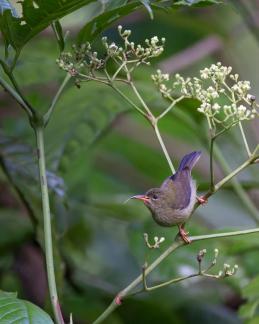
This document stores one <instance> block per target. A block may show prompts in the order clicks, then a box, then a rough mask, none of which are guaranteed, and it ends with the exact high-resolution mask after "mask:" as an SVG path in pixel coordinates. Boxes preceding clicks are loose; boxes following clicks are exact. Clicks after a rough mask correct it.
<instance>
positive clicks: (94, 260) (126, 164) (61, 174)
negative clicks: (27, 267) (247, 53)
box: [0, 0, 258, 324]
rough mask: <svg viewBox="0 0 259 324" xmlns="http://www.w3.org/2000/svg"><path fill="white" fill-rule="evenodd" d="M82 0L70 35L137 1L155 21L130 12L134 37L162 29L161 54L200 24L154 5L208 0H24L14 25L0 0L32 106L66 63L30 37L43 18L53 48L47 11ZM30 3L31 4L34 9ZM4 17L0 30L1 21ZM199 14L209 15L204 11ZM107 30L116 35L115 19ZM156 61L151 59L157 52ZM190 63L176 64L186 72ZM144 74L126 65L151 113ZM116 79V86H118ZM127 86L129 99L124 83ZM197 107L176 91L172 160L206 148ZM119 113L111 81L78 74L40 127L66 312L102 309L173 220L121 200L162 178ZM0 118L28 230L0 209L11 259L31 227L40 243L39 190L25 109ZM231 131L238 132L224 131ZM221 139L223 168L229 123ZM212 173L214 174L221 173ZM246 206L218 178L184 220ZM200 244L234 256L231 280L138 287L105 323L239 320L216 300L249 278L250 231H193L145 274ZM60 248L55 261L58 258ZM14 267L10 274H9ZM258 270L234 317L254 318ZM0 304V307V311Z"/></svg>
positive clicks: (55, 13) (176, 263) (252, 260)
mask: <svg viewBox="0 0 259 324" xmlns="http://www.w3.org/2000/svg"><path fill="white" fill-rule="evenodd" d="M90 2H91V3H90ZM87 3H89V6H87V7H86V10H87V13H88V16H87V18H86V20H85V21H84V25H83V26H82V27H81V26H80V27H79V28H81V29H80V30H78V26H77V27H76V28H77V31H76V35H74V34H73V33H72V36H70V38H73V40H71V42H75V41H74V39H75V40H76V41H77V42H78V43H80V42H83V41H93V40H94V39H95V38H96V37H99V36H101V33H102V32H103V31H104V30H106V29H107V28H108V27H109V26H110V25H111V24H112V23H114V22H115V21H116V20H117V19H121V18H123V17H124V16H126V15H128V14H129V13H132V12H134V11H136V9H140V8H142V7H143V5H144V6H145V7H146V9H147V10H148V12H149V15H150V16H152V15H153V14H154V16H155V18H156V20H155V22H152V23H150V21H147V20H144V21H140V22H137V21H134V19H133V24H134V28H136V30H137V35H136V41H142V40H144V39H145V38H146V37H147V34H148V33H152V35H151V36H153V35H159V37H163V36H166V37H167V43H168V53H165V54H164V55H165V56H170V55H172V54H174V53H176V52H180V51H181V50H182V49H184V48H186V47H188V46H192V45H194V44H195V42H196V41H199V40H200V39H202V38H203V37H205V36H207V35H209V32H210V29H209V28H207V25H206V23H205V22H204V21H201V18H200V17H198V16H197V17H196V16H195V15H192V18H191V19H190V16H188V15H189V13H188V14H185V13H184V12H181V11H179V10H178V11H176V12H175V13H172V12H170V13H171V14H172V16H171V15H170V16H163V15H162V14H161V16H160V14H159V15H156V11H155V10H156V9H161V8H162V9H171V8H178V7H179V6H180V5H181V6H182V5H184V6H190V5H193V6H202V5H208V4H213V3H218V2H217V1H202V0H200V1H187V0H186V1H133V2H132V1H131V2H128V1H63V2H62V3H61V2H55V3H54V2H53V1H34V4H33V2H32V1H26V0H25V1H24V2H23V6H24V10H25V11H24V12H25V13H26V17H25V20H24V21H25V22H26V23H25V24H22V25H20V22H21V20H22V19H21V18H17V17H15V15H16V14H15V11H14V9H13V8H12V7H10V4H9V2H7V1H5V0H0V8H1V13H2V14H1V15H0V28H1V31H2V34H3V40H4V42H5V45H6V48H9V51H10V54H11V49H10V45H11V46H12V47H13V48H14V49H15V50H16V51H17V53H18V54H19V52H20V51H21V50H22V49H23V48H24V46H25V45H26V44H27V45H26V47H25V48H24V49H23V55H21V57H20V60H19V61H18V63H19V64H17V66H16V70H15V76H16V77H17V80H18V83H19V85H20V86H21V88H22V92H23V93H25V94H26V97H27V98H29V101H30V103H31V104H32V105H33V106H35V107H37V111H39V112H42V111H46V109H47V108H48V105H49V102H50V101H51V97H52V96H53V94H54V90H53V89H54V88H55V91H56V88H57V86H58V85H57V84H56V80H58V82H57V83H60V80H61V79H62V78H63V77H64V73H63V72H62V73H59V72H60V71H58V69H57V67H56V65H55V62H54V60H55V58H56V57H57V55H58V54H57V52H56V48H57V47H56V44H55V43H54V42H53V39H52V38H50V37H49V35H48V36H46V37H47V38H46V39H43V38H42V39H40V38H39V39H32V38H33V37H34V36H36V35H37V34H38V33H39V32H40V31H42V30H43V29H45V28H46V27H47V26H49V25H50V24H52V23H53V24H54V26H53V28H54V29H55V33H56V36H57V38H58V46H59V51H62V50H63V49H64V46H65V42H66V40H65V39H64V36H63V31H62V26H63V28H64V30H65V29H69V27H67V26H66V24H63V21H62V22H61V23H60V22H58V21H57V19H59V18H61V17H64V16H65V15H67V14H68V13H70V12H73V11H74V10H75V9H77V8H80V7H81V6H83V5H85V4H87ZM35 4H36V6H39V8H36V7H35ZM47 6H48V7H47ZM49 8H50V9H49ZM3 9H4V10H3ZM9 9H10V10H11V11H10V10H9ZM45 9H47V10H48V12H50V11H51V14H46V13H44V10H45ZM88 9H89V10H88ZM90 9H92V11H91V10H90ZM188 9H189V8H188ZM83 10H84V8H83ZM83 10H82V12H83ZM168 11H169V10H168ZM192 13H193V12H192ZM84 14H85V12H84ZM44 15H45V16H44ZM146 16H147V15H146ZM73 19H74V18H73ZM131 19H132V18H131ZM224 22H225V20H224ZM7 23H8V24H9V25H8V26H10V27H11V28H10V29H7ZM209 23H211V25H212V26H213V22H209ZM131 24H132V21H131ZM220 24H222V23H221V22H220ZM152 26H153V27H152ZM154 26H155V27H154ZM29 27H31V29H30V30H29V29H28V28H29ZM217 27H218V25H217V24H216V26H215V27H212V29H213V28H214V29H213V32H214V33H215V34H216V33H217ZM107 33H108V34H109V35H110V36H114V30H113V29H110V30H109V31H107ZM148 36H150V35H149V34H148ZM171 40H172V41H171ZM134 41H135V39H134ZM165 56H164V57H165ZM213 60H214V58H213ZM8 62H9V61H8ZM156 62H157V63H158V64H159V59H158V60H157V61H156ZM209 63H211V59H210V58H207V57H206V58H205V59H202V62H199V63H198V64H197V65H199V64H201V65H202V66H203V65H208V64H209ZM112 68H113V67H112V66H111V69H112ZM197 68H199V67H197ZM188 69H189V68H187V70H186V71H185V74H187V72H188V74H191V73H193V71H191V72H190V71H189V70H188ZM195 73H196V72H195ZM149 76H150V69H149V68H148V67H147V68H146V67H145V68H142V69H139V70H138V71H137V73H136V85H137V87H138V89H140V91H141V94H142V95H143V97H144V98H145V99H146V102H147V103H148V104H149V105H150V106H151V107H152V109H154V112H155V113H156V114H159V113H161V112H162V111H163V109H164V107H165V106H166V105H167V102H166V101H162V100H161V99H160V98H159V96H158V94H157V93H156V92H155V90H154V87H153V86H152V85H151V84H150V82H149V81H148V80H149ZM122 89H123V90H125V88H124V87H122ZM128 95H129V97H130V98H132V99H134V96H133V95H132V94H128ZM6 97H7V96H4V97H0V101H1V106H3V107H7V108H6V109H3V110H4V111H5V110H6V111H8V110H9V109H10V111H12V110H11V107H12V106H13V103H12V102H11V103H10V102H9V101H8V99H6ZM2 98H3V100H2ZM194 107H195V109H194ZM196 107H198V102H197V101H194V100H191V99H190V100H185V101H183V102H181V103H180V104H179V105H177V106H176V107H175V109H174V111H172V112H171V113H170V114H169V115H168V118H167V119H166V120H163V121H161V131H162V133H163V136H165V138H166V143H167V146H168V148H169V150H170V155H171V156H172V157H173V159H174V163H175V164H176V165H177V161H178V160H179V159H180V158H181V155H182V154H183V153H185V152H187V151H188V150H190V149H196V148H200V147H201V146H202V147H203V151H204V154H203V156H205V155H206V153H205V151H206V148H207V141H206V139H207V137H206V136H207V135H206V124H205V122H204V120H203V119H202V116H201V114H199V113H198V112H197V110H196ZM15 108H16V107H15ZM15 111H16V110H15ZM128 112H129V106H128V105H127V104H125V103H124V102H123V101H122V100H121V98H120V97H119V96H116V95H114V93H113V92H112V90H111V89H108V88H105V87H103V86H100V85H98V84H95V83H90V82H89V83H86V84H84V85H82V89H77V88H75V87H73V86H72V82H71V83H69V84H68V86H67V88H66V89H65V91H64V94H62V96H61V98H60V100H59V101H58V104H57V106H56V110H55V111H54V114H53V116H52V118H51V121H50V123H49V124H48V127H47V128H46V130H45V141H46V157H47V167H48V185H49V188H50V196H51V212H52V220H53V224H54V225H55V230H53V233H54V237H55V241H56V243H55V244H54V245H55V263H56V264H57V269H58V271H57V272H58V276H59V279H60V280H59V281H58V282H59V285H58V290H59V291H61V290H63V296H62V304H63V308H64V310H65V311H66V313H67V314H69V312H70V311H71V312H73V317H74V318H75V321H76V320H81V321H82V322H85V321H88V322H89V321H93V320H94V319H95V318H96V317H97V316H98V315H99V314H100V313H101V312H102V311H103V310H104V309H105V307H106V306H107V302H109V300H110V299H111V298H112V297H113V296H114V295H115V294H116V293H117V292H118V291H119V290H120V289H122V287H124V286H126V285H127V284H128V283H129V278H134V277H135V276H136V275H138V274H139V273H140V271H141V267H142V265H143V262H144V260H146V261H148V262H151V261H152V260H154V259H155V258H156V257H158V256H159V255H160V254H161V252H162V251H163V250H164V249H165V248H166V246H167V245H169V244H170V243H171V241H172V239H173V237H174V236H175V234H176V230H175V229H162V228H158V227H157V226H156V225H155V224H153V222H152V220H151V218H150V215H149V213H148V212H147V211H146V210H145V209H144V207H143V206H140V205H139V204H137V203H135V202H134V203H133V202H131V203H128V204H126V205H125V204H122V203H123V201H124V200H125V199H126V198H128V197H129V196H130V195H131V194H133V193H141V192H144V191H145V190H146V189H147V188H149V187H151V186H154V185H157V184H159V183H161V179H163V178H165V177H166V176H168V175H169V172H170V171H169V169H168V166H167V164H166V162H165V161H164V160H163V159H162V157H161V151H160V148H159V147H158V145H157V143H156V140H155V138H154V136H153V133H152V132H151V131H150V129H149V127H148V126H147V123H146V120H144V119H143V120H142V119H140V118H138V117H135V115H134V114H131V115H130V114H128ZM3 120H4V122H3V128H4V133H1V134H0V135H1V144H0V158H1V162H2V165H1V166H2V170H3V174H1V181H3V182H4V184H5V185H7V186H8V188H9V189H10V188H14V189H15V191H16V192H17V193H18V196H19V198H20V199H21V201H22V204H23V206H25V207H26V208H27V209H28V212H29V213H30V210H31V212H32V214H33V217H35V218H36V223H37V226H36V230H35V231H37V235H35V232H34V229H33V228H32V226H31V223H30V221H29V220H28V219H27V218H26V219H24V218H22V217H21V216H20V214H21V211H20V210H19V208H17V207H16V206H4V208H1V209H0V225H1V239H0V249H1V251H3V252H4V253H5V256H4V258H9V259H8V260H12V257H15V252H16V251H15V250H14V248H16V247H17V246H18V245H20V244H23V243H24V242H30V241H31V238H32V236H33V238H35V237H36V238H37V240H38V241H40V242H42V231H41V229H42V225H41V223H42V219H41V196H40V192H39V187H38V180H39V179H38V172H37V167H36V163H35V162H36V151H35V150H34V145H35V144H34V137H33V136H32V134H31V133H30V132H29V131H28V123H27V120H25V119H24V118H23V117H22V116H20V115H15V116H12V117H5V116H4V117H3ZM4 134H5V135H4ZM8 134H9V135H10V134H11V135H12V136H11V137H10V136H9V135H8ZM235 138H237V139H236V140H235V142H234V141H233V139H235ZM221 145H222V147H223V151H224V153H225V156H226V157H227V159H228V160H229V162H230V163H232V165H233V167H234V166H236V164H237V163H238V162H239V161H242V159H243V156H242V155H241V154H240V151H241V150H240V141H239V139H238V137H236V133H235V132H232V133H230V134H229V137H228V141H227V143H226V142H222V143H221ZM230 146H231V148H230ZM179 148H180V149H179ZM178 149H179V151H178ZM233 157H234V158H233ZM205 160H206V157H205V158H204V161H203V162H204V164H203V167H200V168H199V169H197V170H195V178H196V179H197V180H198V183H200V181H203V182H205V183H206V184H207V186H208V176H207V173H206V172H207V170H206V166H207V164H205ZM237 160H238V161H237ZM206 162H207V160H206ZM204 165H205V167H204ZM255 173H256V171H255ZM218 177H219V178H220V177H222V174H221V173H220V172H219V175H218ZM255 177H256V174H255ZM243 179H244V180H247V181H248V182H249V180H251V179H252V180H254V178H253V175H252V173H250V171H247V172H245V173H244V178H241V180H243ZM254 182H256V181H255V180H254ZM252 187H253V186H252ZM205 189H207V187H206V188H205ZM233 206H235V208H233ZM28 207H29V208H28ZM22 212H23V213H24V211H22ZM225 215H227V216H228V217H225ZM246 215H247V211H246V210H245V207H244V206H242V204H241V203H240V201H239V200H238V198H236V197H235V195H234V194H233V192H232V188H229V187H228V188H227V189H226V190H225V191H223V193H222V194H217V195H216V196H215V198H213V200H212V201H211V202H210V204H208V206H206V207H204V208H203V209H201V210H200V211H199V212H197V214H196V215H195V217H193V219H192V221H191V223H190V225H189V228H190V232H191V234H198V235H200V234H203V233H204V232H205V231H207V228H209V229H213V228H214V227H216V228H223V227H226V226H230V225H231V226H232V225H234V226H241V225H242V226H244V227H245V226H252V225H254V224H253V223H251V221H250V220H249V218H248V216H246ZM32 222H34V220H33V218H32ZM240 224H241V225H240ZM143 232H148V233H149V235H150V236H151V237H152V235H153V236H155V235H159V236H165V238H166V241H165V243H163V245H162V246H161V249H159V251H158V250H155V251H148V250H147V248H146V247H145V245H144V240H143V238H142V233H143ZM57 242H58V244H57ZM233 242H234V244H233ZM205 247H206V248H207V249H208V250H213V249H214V248H219V249H220V251H222V255H223V256H222V259H221V260H222V262H223V259H224V260H225V258H226V257H229V258H230V262H231V264H232V262H233V264H234V263H235V262H238V264H239V266H240V268H241V271H240V273H238V277H237V279H235V278H231V279H230V280H226V281H224V282H221V283H217V284H216V283H212V282H211V281H210V282H208V281H197V282H196V281H195V280H194V281H192V280H190V281H188V282H186V283H184V285H181V284H179V285H177V286H175V287H169V288H168V289H163V290H161V291H159V292H158V293H157V292H155V293H154V294H150V295H145V296H144V295H143V296H141V297H140V298H135V297H132V298H130V299H129V300H125V302H124V303H123V307H122V308H121V310H119V312H116V313H115V314H113V316H112V317H111V318H110V319H109V320H110V321H109V322H111V323H131V322H133V321H136V315H135V314H136V313H137V314H138V315H137V316H138V318H137V320H138V321H141V322H142V323H145V322H148V323H152V321H153V322H154V320H157V321H160V322H161V320H162V321H164V322H168V323H170V321H173V322H174V323H184V322H187V321H190V322H199V323H208V322H209V321H210V322H211V323H214V322H215V323H217V322H219V321H224V323H238V322H239V319H238V318H237V316H236V314H235V313H234V311H233V310H230V309H229V308H227V306H226V303H227V301H226V298H227V296H228V294H232V295H234V296H235V297H237V298H238V297H239V282H248V281H249V280H250V278H251V277H252V276H253V277H254V276H255V275H256V273H257V272H256V265H257V263H258V257H257V250H258V239H257V236H256V235H254V237H253V238H252V237H251V238H249V239H248V238H247V239H246V238H244V239H235V240H233V241H232V239H231V242H230V240H228V241H227V240H226V241H225V240H222V241H217V242H216V241H215V242H212V241H209V242H208V243H207V242H206V245H205V243H204V242H200V243H197V244H194V245H191V246H190V247H188V249H182V250H181V251H177V253H176V254H175V255H174V256H171V257H170V258H168V259H167V261H165V262H163V263H162V264H161V265H160V266H159V268H157V269H156V271H155V272H154V273H153V274H152V276H151V278H149V280H150V283H151V284H153V283H154V284H156V283H159V282H161V281H163V280H167V279H168V278H171V277H174V276H178V275H182V274H183V273H184V272H185V271H190V270H191V271H195V270H196V267H197V261H196V259H195V255H196V254H197V251H198V250H199V249H202V248H205ZM251 250H252V252H251ZM249 251H250V252H249ZM250 253H253V254H250ZM60 254H61V257H62V260H59V259H58V256H60ZM251 255H252V257H251ZM56 256H57V257H56ZM4 258H2V259H4ZM220 258H221V255H220ZM4 262H5V259H4V260H2V261H1V263H0V271H1V274H2V273H3V275H4V274H5V273H7V270H6V268H7V267H9V265H6V264H5V265H4V266H3V263H4ZM9 263H11V261H9ZM9 263H8V264H9ZM10 267H11V265H10ZM64 268H66V272H65V278H60V277H62V276H63V274H64V272H63V271H64ZM8 271H9V269H8ZM13 276H15V277H16V278H18V277H17V275H16V274H13ZM63 279H64V285H63V286H62V285H61V282H62V280H63ZM0 280H2V277H1V278H0ZM17 280H18V279H17ZM256 280H257V277H256V278H255V279H254V281H253V284H252V285H251V286H250V285H248V286H247V288H245V290H244V295H243V296H244V298H246V299H247V300H248V303H247V304H246V305H245V306H243V307H242V308H241V315H242V316H243V317H244V318H253V319H252V320H251V323H252V322H253V321H254V323H256V320H258V316H257V315H256V314H257V311H258V310H257V309H258V307H257V306H258V302H257V300H258V296H257V293H256V289H257V288H256V289H255V290H253V289H252V288H253V287H257V282H256ZM1 283H2V281H1ZM249 286H250V288H249ZM226 292H227V293H226ZM4 298H7V297H6V296H5V297H4ZM8 298H12V300H15V301H16V302H17V301H19V302H18V305H19V307H20V306H21V308H22V307H27V310H28V312H27V315H28V314H33V316H35V317H34V318H33V320H34V321H33V322H35V323H38V321H37V319H35V318H36V316H39V318H43V320H42V322H44V323H52V322H51V320H50V318H48V316H47V315H43V314H45V313H42V312H41V311H40V310H39V309H38V308H37V309H36V308H34V307H35V306H33V305H32V304H30V303H29V302H25V301H20V300H19V299H17V298H16V297H15V296H14V295H12V296H9V297H8ZM1 309H2V308H1V307H0V311H1ZM22 309H24V308H22ZM38 312H40V313H38ZM37 314H38V315H37ZM27 315H26V316H27ZM42 316H43V317H42ZM44 316H46V317H44ZM25 323H30V322H28V321H27V322H25ZM251 323H250V324H251Z"/></svg>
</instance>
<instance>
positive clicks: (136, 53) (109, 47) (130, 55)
mask: <svg viewBox="0 0 259 324" xmlns="http://www.w3.org/2000/svg"><path fill="white" fill-rule="evenodd" d="M118 32H119V35H120V37H121V38H122V41H123V43H124V46H123V47H119V46H118V45H117V44H116V43H114V42H112V43H110V44H109V43H108V41H107V37H103V39H102V41H103V44H104V47H105V49H106V51H107V55H108V56H109V57H112V58H117V59H119V61H121V62H128V63H136V65H137V66H138V65H139V64H141V63H145V64H149V59H150V58H153V57H157V56H159V55H160V54H162V52H163V51H164V43H165V38H162V39H161V40H159V38H158V37H157V36H154V37H152V38H151V39H146V40H145V45H144V46H143V45H141V44H135V43H134V42H132V41H130V40H129V37H130V35H131V30H128V29H125V30H123V28H122V26H118Z"/></svg>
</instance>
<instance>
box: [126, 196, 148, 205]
mask: <svg viewBox="0 0 259 324" xmlns="http://www.w3.org/2000/svg"><path fill="white" fill-rule="evenodd" d="M130 199H138V200H142V201H143V202H144V203H145V202H148V201H149V197H148V196H146V195H136V196H132V197H130Z"/></svg>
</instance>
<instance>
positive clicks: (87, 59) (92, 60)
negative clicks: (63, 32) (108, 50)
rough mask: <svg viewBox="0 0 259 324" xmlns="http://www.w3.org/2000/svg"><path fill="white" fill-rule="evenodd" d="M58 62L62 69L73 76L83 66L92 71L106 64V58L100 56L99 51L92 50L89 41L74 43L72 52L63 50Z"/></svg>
mask: <svg viewBox="0 0 259 324" xmlns="http://www.w3.org/2000/svg"><path fill="white" fill-rule="evenodd" d="M56 62H57V64H58V65H59V67H60V68H61V69H63V70H65V71H66V72H68V73H70V74H71V75H72V76H77V75H78V74H79V72H80V70H81V69H82V68H83V67H87V68H88V69H89V71H90V72H92V71H94V70H99V69H101V68H102V67H103V66H104V60H103V59H100V58H98V54H97V52H94V51H92V49H91V45H90V44H89V43H85V44H82V45H80V46H76V45H73V46H72V53H71V52H63V53H62V54H61V55H60V57H59V59H57V61H56Z"/></svg>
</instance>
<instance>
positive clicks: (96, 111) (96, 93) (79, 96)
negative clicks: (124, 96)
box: [46, 83, 129, 172]
mask: <svg viewBox="0 0 259 324" xmlns="http://www.w3.org/2000/svg"><path fill="white" fill-rule="evenodd" d="M100 96H101V98H102V100H101V101H100ZM128 109H129V108H128V107H127V105H126V106H125V104H122V103H121V99H120V97H118V95H116V94H115V93H114V92H113V91H112V90H111V89H109V88H108V87H104V86H102V85H99V84H96V83H87V84H86V85H85V86H83V87H82V89H80V90H79V89H77V88H75V87H74V88H72V89H69V90H68V91H67V92H66V93H65V94H64V95H63V96H62V98H60V101H59V103H58V105H57V107H56V111H55V114H54V115H53V120H52V121H51V122H50V123H49V125H48V128H47V131H46V147H47V151H49V152H50V154H49V155H48V156H47V158H48V160H49V163H51V165H52V170H57V169H58V170H59V171H60V170H62V171H64V170H66V172H68V171H69V170H68V166H70V168H69V169H70V170H71V171H72V172H76V171H75V170H72V169H73V168H72V169H71V163H74V162H75V161H76V160H77V159H78V158H80V156H85V155H86V152H87V150H88V149H89V148H90V147H92V146H93V144H94V143H95V142H96V141H97V140H98V139H100V138H102V136H103V135H105V133H106V131H108V129H109V127H110V126H111V125H112V123H113V122H114V121H115V119H116V118H117V117H118V116H119V115H120V114H122V113H124V112H126V111H127V110H128ZM57 129H58V130H59V131H58V132H57Z"/></svg>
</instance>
